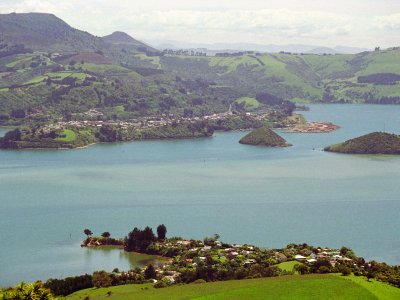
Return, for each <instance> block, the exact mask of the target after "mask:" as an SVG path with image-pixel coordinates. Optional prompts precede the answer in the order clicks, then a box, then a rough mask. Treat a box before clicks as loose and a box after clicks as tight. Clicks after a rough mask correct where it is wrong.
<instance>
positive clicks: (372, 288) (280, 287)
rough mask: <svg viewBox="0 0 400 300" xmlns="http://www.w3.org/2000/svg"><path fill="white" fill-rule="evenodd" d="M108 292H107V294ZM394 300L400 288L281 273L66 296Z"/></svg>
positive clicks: (352, 279) (361, 280)
mask: <svg viewBox="0 0 400 300" xmlns="http://www.w3.org/2000/svg"><path fill="white" fill-rule="evenodd" d="M108 292H111V293H110V294H107V293H108ZM85 297H89V299H91V300H96V299H110V300H119V299H126V300H129V299H274V300H275V299H296V300H297V299H298V300H301V299H326V300H334V299H340V300H342V299H346V300H352V299H359V300H369V299H371V300H372V299H374V300H376V299H387V300H391V299H393V300H394V299H398V297H400V289H397V288H395V287H392V286H390V285H387V284H384V283H380V282H377V281H371V282H367V280H366V279H365V278H358V277H354V276H350V277H342V276H336V275H305V276H299V275H295V276H282V277H275V278H265V279H248V280H239V281H238V280H236V281H224V282H214V283H203V284H188V285H181V286H179V285H178V286H173V287H169V288H162V289H155V288H153V287H152V286H151V285H149V284H146V285H125V286H117V287H110V288H101V289H89V290H83V291H79V292H77V293H75V294H72V295H70V296H68V297H67V298H66V299H71V300H75V299H84V298H85Z"/></svg>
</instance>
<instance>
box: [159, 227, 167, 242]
mask: <svg viewBox="0 0 400 300" xmlns="http://www.w3.org/2000/svg"><path fill="white" fill-rule="evenodd" d="M166 234H167V227H166V226H165V225H164V224H161V225H158V227H157V238H158V239H159V240H165V237H166Z"/></svg>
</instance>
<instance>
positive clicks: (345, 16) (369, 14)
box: [0, 0, 400, 49]
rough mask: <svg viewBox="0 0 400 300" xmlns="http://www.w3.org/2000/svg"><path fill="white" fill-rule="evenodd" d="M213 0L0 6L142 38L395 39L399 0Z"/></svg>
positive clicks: (20, 1) (28, 0)
mask: <svg viewBox="0 0 400 300" xmlns="http://www.w3.org/2000/svg"><path fill="white" fill-rule="evenodd" d="M314 2H315V1H311V0H303V1H294V0H282V1H279V2H278V3H277V2H276V1H260V0H249V1H247V2H246V3H243V2H241V1H236V0H233V1H226V0H223V1H219V2H218V3H214V1H210V0H204V1H201V2H195V1H183V0H178V1H174V2H173V3H165V1H161V0H149V1H146V2H145V3H141V2H138V1H127V0H115V1H113V2H112V3H110V2H109V1H104V0H94V1H90V2H87V3H82V2H81V1H77V0H70V1H54V0H45V1H39V0H12V1H11V0H5V1H2V3H1V4H0V13H12V12H17V13H22V12H45V13H53V14H55V15H57V16H58V17H60V18H62V19H63V20H65V21H66V22H67V23H68V24H70V25H71V26H73V27H75V28H78V29H82V30H85V31H88V32H90V33H92V34H95V35H98V36H103V35H107V34H110V33H112V32H113V31H117V30H118V31H124V32H126V33H128V34H130V35H131V36H133V37H134V38H137V39H139V40H143V41H146V42H152V43H154V42H155V41H159V43H163V42H165V41H170V40H174V41H180V42H182V43H199V44H214V43H251V44H260V45H270V44H276V45H288V44H302V45H317V46H324V47H334V46H337V45H342V46H349V47H360V48H369V49H371V48H373V47H375V46H380V47H382V48H387V47H392V46H397V45H398V41H399V40H400V3H399V1H395V0H383V1H379V2H378V1H373V0H365V1H361V0H352V1H344V0H337V1H335V3H314Z"/></svg>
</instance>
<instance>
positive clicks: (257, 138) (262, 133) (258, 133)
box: [239, 127, 292, 147]
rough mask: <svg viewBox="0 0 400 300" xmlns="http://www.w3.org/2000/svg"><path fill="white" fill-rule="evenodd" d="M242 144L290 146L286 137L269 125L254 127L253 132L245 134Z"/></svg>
mask: <svg viewBox="0 0 400 300" xmlns="http://www.w3.org/2000/svg"><path fill="white" fill-rule="evenodd" d="M239 143H240V144H246V145H256V146H266V147H289V146H292V145H291V144H288V143H287V142H286V140H285V139H284V138H282V137H281V136H279V135H278V134H276V133H275V132H274V131H272V130H271V129H270V128H268V127H261V128H257V129H254V130H253V131H252V132H250V133H249V134H247V135H246V136H244V137H243V138H242V139H241V140H240V141H239Z"/></svg>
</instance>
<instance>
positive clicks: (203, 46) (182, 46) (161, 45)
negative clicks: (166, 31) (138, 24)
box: [149, 41, 370, 54]
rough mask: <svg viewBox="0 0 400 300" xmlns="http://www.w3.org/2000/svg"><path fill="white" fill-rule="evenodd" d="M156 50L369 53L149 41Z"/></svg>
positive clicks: (297, 46)
mask: <svg viewBox="0 0 400 300" xmlns="http://www.w3.org/2000/svg"><path fill="white" fill-rule="evenodd" d="M149 43H150V44H152V45H154V47H156V48H157V49H167V48H168V49H203V50H204V51H206V50H205V49H207V51H209V52H235V51H259V52H267V53H278V52H280V51H284V52H292V53H310V54H323V53H327V54H337V53H342V54H356V53H360V52H364V51H369V50H370V49H368V48H358V47H347V46H336V47H333V48H329V47H322V46H316V45H301V44H288V45H274V44H268V45H263V44H251V43H215V44H202V43H187V42H179V41H161V42H160V41H158V42H157V41H149Z"/></svg>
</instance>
